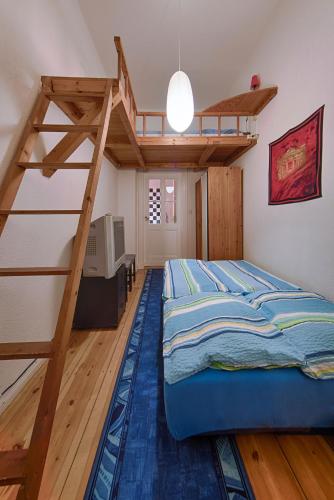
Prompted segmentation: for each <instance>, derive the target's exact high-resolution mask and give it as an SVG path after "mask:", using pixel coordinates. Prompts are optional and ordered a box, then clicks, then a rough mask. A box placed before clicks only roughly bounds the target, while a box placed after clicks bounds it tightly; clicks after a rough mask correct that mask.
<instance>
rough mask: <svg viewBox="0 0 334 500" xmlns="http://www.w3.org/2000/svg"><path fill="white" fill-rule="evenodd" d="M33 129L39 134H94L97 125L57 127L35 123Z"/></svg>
mask: <svg viewBox="0 0 334 500" xmlns="http://www.w3.org/2000/svg"><path fill="white" fill-rule="evenodd" d="M33 127H34V129H36V130H38V131H39V132H96V131H97V129H98V128H99V127H98V125H59V124H50V123H36V124H35V125H33Z"/></svg>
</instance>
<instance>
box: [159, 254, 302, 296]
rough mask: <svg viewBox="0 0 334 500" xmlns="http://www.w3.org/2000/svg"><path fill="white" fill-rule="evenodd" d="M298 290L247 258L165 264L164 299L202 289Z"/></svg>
mask: <svg viewBox="0 0 334 500" xmlns="http://www.w3.org/2000/svg"><path fill="white" fill-rule="evenodd" d="M290 289H291V290H297V289H298V287H297V286H295V285H292V284H291V283H289V282H287V281H284V280H281V279H279V278H277V277H276V276H273V275H272V274H270V273H267V272H266V271H263V270H262V269H260V268H258V267H256V266H254V265H253V264H250V263H249V262H247V261H244V260H238V261H232V260H222V261H212V262H207V261H201V260H193V259H177V260H169V261H167V262H166V265H165V281H164V291H163V298H164V300H168V299H177V298H179V297H185V296H187V295H193V294H195V293H199V292H230V293H233V294H237V295H239V294H248V293H252V292H255V291H260V290H290Z"/></svg>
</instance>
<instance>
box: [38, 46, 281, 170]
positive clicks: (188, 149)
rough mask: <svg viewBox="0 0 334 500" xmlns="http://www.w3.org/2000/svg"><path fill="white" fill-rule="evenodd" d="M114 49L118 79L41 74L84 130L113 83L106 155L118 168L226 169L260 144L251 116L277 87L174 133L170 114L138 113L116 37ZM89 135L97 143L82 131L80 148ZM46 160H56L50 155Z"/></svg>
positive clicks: (218, 108) (233, 101)
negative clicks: (168, 116)
mask: <svg viewBox="0 0 334 500" xmlns="http://www.w3.org/2000/svg"><path fill="white" fill-rule="evenodd" d="M115 46H116V50H117V54H118V71H117V78H112V79H110V78H74V77H73V78H72V77H53V76H51V77H50V76H43V77H42V89H43V91H44V93H45V94H46V95H47V96H48V98H49V99H50V100H52V101H54V102H55V103H56V104H57V105H58V106H59V107H60V108H61V109H62V111H63V112H64V113H65V114H66V115H67V116H68V117H69V118H70V119H71V121H72V122H73V123H74V124H76V125H82V126H83V127H84V126H85V125H92V124H94V123H96V120H97V116H96V115H97V113H96V107H97V106H96V103H97V102H98V101H100V100H101V99H102V98H103V93H104V91H105V89H106V86H107V85H108V84H111V85H112V93H113V103H112V112H111V117H110V123H109V129H108V135H107V141H106V146H105V156H106V157H107V158H108V159H109V160H110V161H111V162H112V163H113V164H114V165H115V166H116V167H117V168H139V169H148V168H164V167H165V168H170V167H176V168H192V169H194V168H206V167H208V166H217V165H224V166H228V165H230V164H231V163H232V162H233V161H235V160H236V159H237V158H239V157H240V156H241V155H243V154H244V153H245V152H246V151H248V150H249V149H250V148H252V147H253V146H255V145H256V143H257V137H258V135H257V131H256V130H254V126H253V127H252V123H253V125H254V123H255V122H253V120H252V117H253V118H254V117H256V116H257V115H258V114H259V113H260V112H261V111H262V109H263V108H264V107H265V106H266V105H267V104H268V103H269V102H270V101H271V99H273V97H275V95H276V94H277V87H268V88H264V89H259V90H255V91H250V92H246V93H244V94H241V95H238V96H235V97H232V98H230V99H225V100H223V101H220V102H219V103H217V104H215V105H213V106H211V107H210V108H207V109H206V110H204V111H202V112H197V113H195V116H194V121H193V124H192V126H191V127H190V129H189V130H188V131H186V132H185V133H183V134H176V133H174V132H173V131H172V130H171V129H169V128H168V127H169V125H168V122H167V120H166V113H164V112H156V111H138V109H137V105H136V101H135V97H134V92H133V89H132V85H131V81H130V77H129V72H128V68H127V64H126V60H125V57H124V52H123V49H122V44H121V40H120V38H119V37H115ZM157 121H158V126H157ZM87 137H89V138H90V139H91V140H92V141H94V140H95V137H96V133H94V131H89V130H82V133H81V135H80V137H79V134H78V133H77V134H76V136H75V138H76V144H78V141H79V143H80V141H81V142H82V141H83V140H85V139H86V138H87ZM73 138H74V136H73V133H72V139H73ZM70 139H71V136H70V135H69V134H68V137H67V139H66V138H65V141H69V142H71V141H70ZM81 139H82V140H81ZM65 145H66V144H65ZM70 149H71V148H69V150H70ZM54 153H57V152H54ZM65 156H66V155H65ZM68 156H69V155H68ZM57 158H58V157H57ZM63 158H64V156H63ZM47 160H48V161H49V162H50V161H52V154H51V156H50V155H48V157H47ZM44 161H45V159H44ZM54 171H55V170H54V169H53V170H50V171H49V172H47V171H46V174H47V175H51V174H52V173H53V172H54Z"/></svg>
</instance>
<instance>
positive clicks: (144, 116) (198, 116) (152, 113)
mask: <svg viewBox="0 0 334 500" xmlns="http://www.w3.org/2000/svg"><path fill="white" fill-rule="evenodd" d="M224 116H225V117H230V118H231V117H232V118H235V120H236V121H235V134H233V135H236V136H239V135H240V134H242V132H241V130H240V117H244V114H240V115H238V114H236V113H230V112H228V111H223V112H197V113H195V114H194V118H195V119H198V133H199V135H203V119H204V118H216V119H217V134H216V135H217V137H219V136H221V135H224V134H222V118H223V117H224ZM137 117H140V118H141V119H142V127H141V128H140V131H141V133H142V135H143V136H145V135H146V134H147V132H148V130H147V119H148V118H151V117H160V118H161V129H160V131H159V130H158V131H157V132H158V133H159V132H160V134H159V135H160V136H161V137H163V136H165V135H170V134H171V133H173V131H170V132H167V133H166V119H167V115H166V113H165V112H162V111H161V112H160V111H138V112H137ZM137 128H138V126H137ZM208 128H209V127H208ZM228 128H231V127H228ZM182 135H185V136H186V135H191V134H189V133H188V134H187V132H184V133H183V134H182Z"/></svg>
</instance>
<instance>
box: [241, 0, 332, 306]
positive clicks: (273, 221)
mask: <svg viewBox="0 0 334 500" xmlns="http://www.w3.org/2000/svg"><path fill="white" fill-rule="evenodd" d="M333 25H334V2H333V0H321V2H314V1H313V0H285V1H282V2H280V3H279V6H278V8H277V10H276V13H275V15H274V16H273V17H272V19H271V21H270V23H269V24H268V27H267V31H266V33H265V35H264V36H263V38H262V39H261V42H260V43H259V45H258V47H257V49H256V50H255V51H254V54H253V57H252V58H251V59H250V60H249V62H248V64H247V65H246V67H244V68H243V69H242V72H241V74H240V77H239V79H238V81H237V82H236V84H235V85H234V87H233V89H234V91H235V92H236V93H237V92H238V91H244V89H245V88H248V85H249V81H250V77H251V75H252V74H253V73H260V74H261V76H262V81H263V85H264V86H265V85H269V84H277V85H278V87H279V91H278V95H277V97H276V98H275V99H274V100H273V101H272V103H270V104H269V105H268V107H267V108H266V109H265V110H264V111H263V112H262V113H261V115H260V117H259V123H258V131H259V133H260V138H259V142H258V145H257V146H256V147H255V148H253V149H252V150H251V151H250V152H249V153H248V154H247V155H245V156H244V157H242V159H241V160H238V162H237V163H238V164H241V165H242V166H243V167H244V169H245V171H244V174H245V176H244V225H245V258H246V259H249V260H250V261H252V262H255V263H256V264H258V265H261V266H263V267H264V268H266V269H268V270H269V271H272V272H275V273H277V274H279V275H281V276H283V277H285V278H288V279H290V280H292V281H294V282H296V283H298V284H300V285H301V286H303V287H305V288H306V289H311V290H315V291H317V292H320V293H323V294H324V295H326V296H327V297H330V298H332V299H334V217H333V214H334V168H333V158H334V141H333V130H334V92H333V89H334V66H333V45H334V30H333ZM322 104H325V117H324V135H323V164H322V173H323V175H322V188H323V197H322V198H320V199H316V200H312V201H307V202H303V203H295V204H290V205H280V206H269V205H268V156H269V152H268V144H269V143H270V142H272V141H273V140H275V139H277V138H278V137H280V136H281V135H282V134H283V133H284V132H286V131H287V130H288V129H289V128H291V127H293V126H295V125H297V124H298V123H300V122H301V121H303V120H304V119H305V118H307V117H308V116H309V115H310V114H311V113H312V112H313V111H315V110H316V109H318V108H319V107H320V106H321V105H322Z"/></svg>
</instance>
